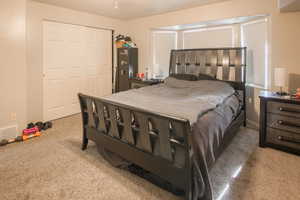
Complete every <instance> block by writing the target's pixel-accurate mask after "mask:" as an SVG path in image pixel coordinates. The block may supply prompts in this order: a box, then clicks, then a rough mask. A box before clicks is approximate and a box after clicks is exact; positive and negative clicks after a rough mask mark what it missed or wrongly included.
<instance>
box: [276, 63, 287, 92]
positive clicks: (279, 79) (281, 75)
mask: <svg viewBox="0 0 300 200" xmlns="http://www.w3.org/2000/svg"><path fill="white" fill-rule="evenodd" d="M286 75H287V70H286V68H281V67H278V68H275V69H274V84H275V86H277V87H284V86H285V84H286Z"/></svg>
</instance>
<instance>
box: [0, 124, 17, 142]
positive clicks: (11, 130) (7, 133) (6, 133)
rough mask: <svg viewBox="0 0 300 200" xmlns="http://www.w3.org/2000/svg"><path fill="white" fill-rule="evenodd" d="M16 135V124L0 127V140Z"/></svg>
mask: <svg viewBox="0 0 300 200" xmlns="http://www.w3.org/2000/svg"><path fill="white" fill-rule="evenodd" d="M17 136H18V126H17V125H13V126H7V127H2V128H0V140H3V139H12V138H15V137H17Z"/></svg>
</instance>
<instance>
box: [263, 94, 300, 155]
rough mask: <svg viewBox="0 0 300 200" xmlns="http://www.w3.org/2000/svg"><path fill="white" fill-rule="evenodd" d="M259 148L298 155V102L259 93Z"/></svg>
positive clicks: (299, 153) (299, 110)
mask: <svg viewBox="0 0 300 200" xmlns="http://www.w3.org/2000/svg"><path fill="white" fill-rule="evenodd" d="M259 98H260V128H259V134H260V137H259V146H260V147H271V148H275V149H279V150H282V151H286V152H289V153H294V154H298V155H300V100H299V99H293V98H290V97H288V96H286V97H282V96H277V95H276V94H274V93H271V92H266V91H264V92H261V93H260V96H259Z"/></svg>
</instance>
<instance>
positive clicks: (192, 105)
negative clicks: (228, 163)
mask: <svg viewBox="0 0 300 200" xmlns="http://www.w3.org/2000/svg"><path fill="white" fill-rule="evenodd" d="M235 94H236V93H235V91H234V89H233V88H232V87H231V86H230V85H228V84H226V83H224V82H220V81H210V80H201V81H184V80H178V79H174V78H167V79H166V80H165V83H164V84H159V85H155V86H149V87H143V88H140V89H133V90H129V91H126V92H120V93H116V94H113V95H110V96H107V97H104V99H106V100H110V101H113V102H117V103H121V104H126V105H130V106H134V107H137V108H141V109H144V110H149V111H152V112H157V113H161V114H164V115H169V116H173V117H178V118H184V119H188V120H189V121H190V123H191V127H192V146H193V148H192V149H193V150H192V152H191V153H192V160H193V168H192V170H193V183H192V185H193V191H192V193H193V199H194V200H196V199H197V200H198V199H205V200H210V199H212V191H211V185H210V179H209V173H208V172H209V169H210V167H211V166H212V165H213V163H214V162H215V160H216V157H217V155H218V152H219V151H220V148H221V142H222V139H223V137H224V133H225V130H226V128H227V127H228V126H229V125H230V123H231V122H232V120H233V119H234V117H236V116H237V114H238V113H239V111H240V101H239V99H238V97H237V96H236V95H235ZM105 157H106V158H108V157H110V158H109V159H111V156H107V154H106V156H105Z"/></svg>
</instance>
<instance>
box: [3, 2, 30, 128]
mask: <svg viewBox="0 0 300 200" xmlns="http://www.w3.org/2000/svg"><path fill="white" fill-rule="evenodd" d="M25 19H26V0H9V1H1V6H0V61H1V62H0V128H3V127H7V126H14V125H18V126H19V127H20V128H22V126H23V125H24V124H25V123H26V73H27V71H26V52H25V35H26V31H25V22H26V21H25Z"/></svg>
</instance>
